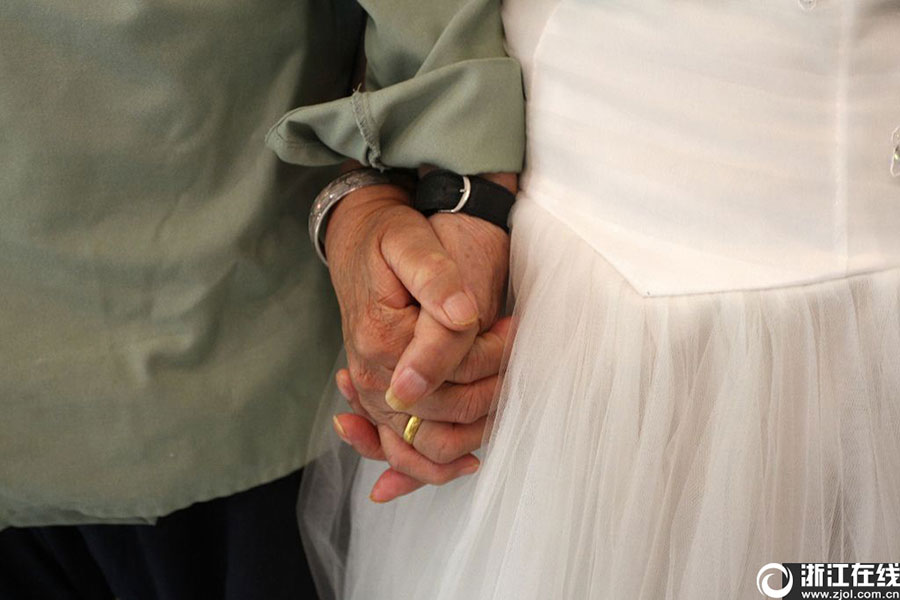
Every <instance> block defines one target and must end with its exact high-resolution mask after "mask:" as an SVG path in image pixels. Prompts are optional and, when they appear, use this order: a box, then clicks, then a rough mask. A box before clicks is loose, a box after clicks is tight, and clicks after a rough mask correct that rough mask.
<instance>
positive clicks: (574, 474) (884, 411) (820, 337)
mask: <svg viewBox="0 0 900 600" xmlns="http://www.w3.org/2000/svg"><path fill="white" fill-rule="evenodd" d="M512 239H513V247H512V271H511V282H512V287H513V291H514V295H515V309H514V315H515V319H516V335H515V341H514V343H513V344H512V347H511V349H510V355H509V359H508V363H507V366H506V373H505V376H504V379H503V384H502V390H501V392H500V394H499V399H498V406H497V413H496V419H495V420H494V423H493V427H492V429H491V431H490V436H489V440H488V444H487V446H486V450H485V452H484V455H483V464H482V467H481V469H480V471H479V472H478V473H477V474H476V475H475V476H473V477H470V478H468V479H466V480H463V481H459V482H455V483H453V484H450V485H447V486H445V487H441V488H434V487H429V488H425V489H423V490H420V491H418V492H416V493H414V494H412V495H410V496H408V497H405V498H402V499H400V500H398V501H395V502H392V503H389V504H387V505H378V504H374V503H372V502H371V501H369V500H368V498H367V494H368V492H369V490H370V488H371V485H372V483H373V482H374V480H375V478H376V477H377V476H378V474H379V473H380V472H381V470H383V468H384V465H383V464H379V463H374V462H370V461H361V462H360V461H358V460H355V459H354V458H353V457H352V454H351V453H349V452H348V449H347V448H345V447H344V448H342V447H340V444H339V442H337V441H336V437H335V436H334V435H333V434H332V433H331V430H330V416H331V414H333V413H334V412H339V411H344V410H346V407H345V406H342V405H341V401H339V400H335V402H334V403H331V402H329V403H326V406H325V407H324V409H323V411H322V419H321V424H322V426H321V435H320V437H319V438H318V442H317V443H318V446H317V447H316V448H315V451H316V452H322V451H323V449H326V448H329V449H331V450H333V451H332V452H327V453H326V454H325V455H324V456H322V458H321V459H320V460H319V461H317V462H316V463H314V464H313V465H312V466H311V467H309V469H308V471H307V475H306V477H305V482H304V492H303V494H302V497H301V505H300V516H301V522H302V528H303V533H304V539H305V541H306V543H307V549H308V551H309V552H310V554H311V558H312V562H313V569H314V572H315V573H316V576H317V578H318V580H319V583H320V585H323V586H324V587H323V588H322V592H323V597H324V598H328V597H331V596H332V595H334V596H336V597H339V598H359V599H365V600H373V599H379V598H384V599H392V600H396V599H406V598H409V599H413V598H438V599H454V600H461V599H466V600H470V599H495V598H496V599H516V600H519V599H535V600H538V599H540V600H545V599H548V598H552V599H568V598H571V599H583V598H597V599H609V600H614V599H620V598H630V599H645V600H660V599H663V598H666V599H676V598H677V599H685V600H687V599H698V598H699V599H705V598H729V599H731V598H748V599H751V598H752V599H756V598H758V597H759V592H758V591H757V589H756V575H757V572H758V570H759V569H760V567H762V566H763V565H764V564H766V563H769V562H802V561H820V562H853V561H868V562H879V561H891V560H897V557H898V556H900V535H898V533H900V270H898V269H894V270H887V271H880V272H875V273H870V274H865V275H858V276H854V277H850V278H844V279H836V280H831V281H826V282H819V283H815V284H811V285H805V286H796V287H784V288H777V289H766V290H758V291H736V292H723V293H709V294H694V295H680V296H666V297H652V298H648V297H643V296H642V295H640V294H638V293H636V292H635V290H634V289H633V288H632V287H631V286H630V285H629V284H628V283H627V282H626V281H625V279H623V277H622V276H621V275H620V274H619V273H618V272H617V271H615V270H614V269H613V268H612V267H611V266H610V265H609V264H608V263H607V262H606V261H605V260H604V259H603V257H602V256H601V255H600V254H599V253H598V252H597V251H596V250H595V249H594V248H593V247H592V246H590V245H588V244H587V243H586V242H585V241H583V240H582V239H581V238H580V237H579V236H578V235H576V234H575V233H574V232H573V231H572V230H571V229H569V228H568V227H567V226H565V225H564V224H562V223H561V222H560V221H558V220H557V219H556V218H555V217H553V216H552V215H551V214H550V213H548V212H546V211H545V210H544V209H543V208H541V207H540V206H539V205H537V204H535V203H534V202H530V201H527V200H525V201H521V202H520V203H519V204H517V207H516V209H515V213H514V217H513V238H512Z"/></svg>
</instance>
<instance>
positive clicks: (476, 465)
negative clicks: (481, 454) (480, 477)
mask: <svg viewBox="0 0 900 600" xmlns="http://www.w3.org/2000/svg"><path fill="white" fill-rule="evenodd" d="M480 466H481V463H480V462H478V461H477V460H476V461H475V462H474V463H472V464H471V465H469V466H468V467H466V468H464V469H463V470H462V471H460V472H461V473H462V474H463V475H471V474H472V473H474V472H476V471H477V470H478V468H479V467H480Z"/></svg>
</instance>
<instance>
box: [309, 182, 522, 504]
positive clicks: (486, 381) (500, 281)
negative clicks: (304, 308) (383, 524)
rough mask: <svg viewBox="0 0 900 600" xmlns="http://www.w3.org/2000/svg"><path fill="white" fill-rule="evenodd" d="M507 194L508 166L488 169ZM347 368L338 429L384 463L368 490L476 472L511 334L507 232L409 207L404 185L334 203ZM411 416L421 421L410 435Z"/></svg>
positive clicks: (399, 490)
mask: <svg viewBox="0 0 900 600" xmlns="http://www.w3.org/2000/svg"><path fill="white" fill-rule="evenodd" d="M486 177H489V178H491V179H493V180H494V181H495V182H497V183H501V184H503V185H505V186H506V187H507V188H509V189H510V190H511V191H515V185H516V177H515V175H511V174H497V175H488V176H486ZM325 250H326V254H327V256H328V264H329V269H330V271H331V279H332V282H333V284H334V289H335V292H336V294H337V298H338V302H339V305H340V309H341V321H342V327H343V332H344V346H345V348H346V352H347V361H348V366H349V368H348V369H343V370H341V371H339V372H338V374H337V377H336V378H337V386H338V389H339V390H340V392H341V393H342V394H343V395H344V397H345V398H347V400H348V402H349V405H350V407H351V408H352V409H353V413H346V414H339V415H336V416H335V417H334V428H335V431H336V432H337V434H338V435H339V436H340V437H341V439H343V440H344V441H345V442H347V443H348V444H350V445H352V446H353V448H354V449H355V450H356V451H357V452H358V453H359V454H361V455H362V456H364V457H367V458H371V459H375V460H384V461H387V463H388V464H389V468H387V469H386V470H385V471H384V473H382V474H381V476H380V477H379V479H378V480H377V481H376V483H375V485H374V486H373V488H372V491H371V494H370V497H371V499H372V500H374V501H376V502H388V501H390V500H393V499H394V498H396V497H398V496H402V495H404V494H408V493H410V492H412V491H414V490H416V489H418V488H419V487H421V486H423V485H425V484H443V483H446V482H448V481H451V480H453V479H455V478H457V477H460V476H463V475H468V474H471V473H474V472H475V471H477V470H478V467H479V461H478V459H477V458H476V457H475V456H474V455H473V454H472V452H473V451H474V450H477V449H478V448H479V447H480V445H481V442H482V436H483V434H484V429H485V424H486V421H487V414H488V411H489V409H490V406H491V402H492V400H493V396H494V391H495V388H496V386H497V379H498V372H499V369H500V361H501V358H502V355H503V349H504V345H505V343H506V338H507V335H508V333H509V330H510V320H509V318H504V319H501V320H498V316H499V315H500V311H501V308H502V306H501V305H502V303H503V298H504V294H505V289H506V278H507V270H508V263H509V236H508V234H507V233H506V232H505V231H503V230H502V229H500V228H499V227H496V226H495V225H492V224H491V223H488V222H486V221H482V220H480V219H478V218H476V217H472V216H469V215H464V214H436V215H433V216H432V217H429V218H425V217H424V216H423V215H422V214H421V213H419V212H418V211H416V210H415V209H413V208H412V207H411V199H410V196H409V192H408V191H406V190H405V189H404V188H402V187H399V186H395V185H377V186H370V187H366V188H362V189H360V190H357V191H356V192H353V193H351V194H349V195H348V196H347V197H346V198H344V199H343V200H342V201H341V202H340V203H339V204H338V205H337V206H336V207H335V209H334V211H333V212H332V214H331V217H330V219H329V222H328V229H327V233H326V237H325ZM411 416H416V417H419V418H421V419H422V422H421V425H420V426H419V428H418V430H417V431H416V433H415V437H414V438H413V443H412V444H408V443H407V442H406V441H404V439H403V432H404V429H405V428H406V425H407V423H408V422H409V420H410V417H411Z"/></svg>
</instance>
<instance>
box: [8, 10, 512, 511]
mask: <svg viewBox="0 0 900 600" xmlns="http://www.w3.org/2000/svg"><path fill="white" fill-rule="evenodd" d="M497 4H498V2H497V1H492V0H440V1H437V0H435V1H426V0H366V1H364V2H360V3H358V4H357V3H356V2H352V1H350V0H330V1H326V0H115V1H113V0H43V1H41V2H35V1H34V0H4V1H3V2H2V3H0V132H2V135H0V165H2V169H0V528H2V527H4V526H8V525H20V526H25V525H39V524H40V525H45V524H60V523H87V522H101V521H102V522H142V521H152V520H153V518H155V517H157V516H161V515H163V514H166V513H169V512H171V511H173V510H176V509H178V508H181V507H184V506H187V505H189V504H191V503H193V502H196V501H200V500H205V499H209V498H212V497H217V496H223V495H228V494H232V493H235V492H237V491H240V490H244V489H247V488H249V487H252V486H254V485H258V484H261V483H264V482H267V481H271V480H273V479H275V478H278V477H280V476H282V475H285V474H287V473H289V472H291V471H293V470H295V469H297V468H298V467H300V466H302V464H303V461H304V455H305V446H306V442H307V438H308V429H309V427H310V425H311V422H312V417H313V415H314V413H315V410H316V408H317V401H318V398H319V396H320V394H321V391H322V389H323V387H324V384H325V382H326V380H327V379H328V377H329V375H330V371H331V368H332V364H333V361H334V359H335V357H336V354H337V351H338V349H339V346H340V331H339V316H338V312H337V308H336V303H335V301H334V298H333V292H332V291H331V289H330V283H329V280H328V273H327V271H326V269H325V268H324V267H323V266H322V265H321V264H319V263H318V262H317V260H316V258H315V255H314V252H313V250H312V248H311V246H310V244H309V241H308V239H307V237H306V233H305V220H306V215H307V213H308V210H309V206H310V203H311V201H312V199H313V197H314V196H315V194H316V192H317V191H318V190H319V189H320V188H321V186H322V185H324V183H325V182H327V181H328V180H329V179H330V178H331V177H333V175H334V168H333V167H328V166H327V165H334V164H335V163H338V162H340V161H342V160H344V159H345V158H346V157H353V158H356V159H358V160H360V161H362V162H363V163H366V164H373V165H376V166H398V167H401V166H402V167H414V166H417V165H419V164H421V163H433V164H437V165H439V166H443V167H446V168H450V169H454V170H456V171H460V172H478V171H515V170H518V169H519V168H520V166H521V160H522V151H523V138H524V131H523V119H522V116H523V115H522V113H523V102H522V89H521V84H520V74H519V70H518V65H516V64H515V62H514V61H512V60H511V59H509V58H508V57H506V55H505V53H504V50H503V45H502V43H503V42H502V28H501V23H500V18H499V14H498V13H499V7H498V6H497ZM363 28H366V31H367V33H366V48H365V50H366V54H367V57H368V69H367V85H366V89H367V91H366V92H364V93H356V94H352V95H351V94H350V91H351V90H350V85H351V79H352V72H353V64H354V62H355V61H356V59H357V56H358V40H359V39H360V37H361V33H362V30H363ZM298 106H300V107H304V108H299V109H295V110H290V109H292V108H294V107H298ZM286 111H289V112H287V114H285V112H286ZM273 125H274V127H273ZM270 128H271V132H270V133H269V135H268V144H269V146H271V149H269V148H267V147H266V134H267V132H269V130H270ZM272 149H274V150H275V152H272ZM276 152H277V154H278V156H280V157H281V158H283V159H284V160H285V161H287V162H290V163H296V164H295V165H289V164H286V163H284V162H281V161H279V160H278V158H277V157H276V154H275V153H276ZM296 165H307V166H305V167H303V166H296ZM312 167H315V168H312Z"/></svg>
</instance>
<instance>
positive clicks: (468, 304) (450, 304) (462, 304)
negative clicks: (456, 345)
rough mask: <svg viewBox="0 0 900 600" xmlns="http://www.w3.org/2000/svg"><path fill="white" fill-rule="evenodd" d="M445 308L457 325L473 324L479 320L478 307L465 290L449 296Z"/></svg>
mask: <svg viewBox="0 0 900 600" xmlns="http://www.w3.org/2000/svg"><path fill="white" fill-rule="evenodd" d="M443 308H444V312H445V313H447V317H448V318H449V319H450V320H451V321H452V322H453V323H455V324H456V325H471V324H472V323H474V322H475V321H477V320H478V307H477V306H475V303H474V302H472V299H471V298H469V296H468V294H466V293H465V292H456V293H455V294H453V295H452V296H450V297H449V298H447V299H446V300H445V301H444V306H443Z"/></svg>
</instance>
